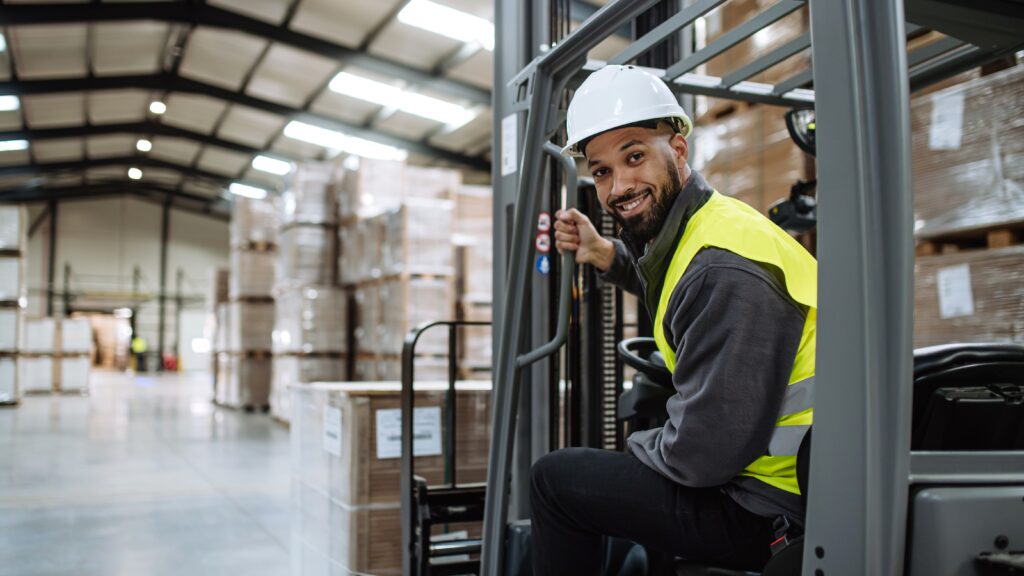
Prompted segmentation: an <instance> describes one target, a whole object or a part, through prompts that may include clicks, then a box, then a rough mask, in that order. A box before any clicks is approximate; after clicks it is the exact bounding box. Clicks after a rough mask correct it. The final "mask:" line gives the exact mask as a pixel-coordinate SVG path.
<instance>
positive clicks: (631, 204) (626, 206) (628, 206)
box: [619, 196, 644, 212]
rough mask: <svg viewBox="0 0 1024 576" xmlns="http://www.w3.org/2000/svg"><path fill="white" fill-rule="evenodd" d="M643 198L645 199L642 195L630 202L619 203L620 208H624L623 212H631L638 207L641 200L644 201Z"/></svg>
mask: <svg viewBox="0 0 1024 576" xmlns="http://www.w3.org/2000/svg"><path fill="white" fill-rule="evenodd" d="M643 199H644V197H643V196H641V197H639V198H637V199H636V200H630V201H629V202H626V203H625V204H619V209H620V210H622V211H623V212H629V211H630V210H632V209H633V208H636V207H637V206H639V205H640V202H641V201H643Z"/></svg>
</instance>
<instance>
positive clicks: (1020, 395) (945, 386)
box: [619, 338, 1024, 576]
mask: <svg viewBox="0 0 1024 576" xmlns="http://www.w3.org/2000/svg"><path fill="white" fill-rule="evenodd" d="M656 351H657V347H656V346H655V344H654V339H653V338H630V339H628V340H623V341H622V342H621V343H619V355H620V356H621V358H622V360H623V361H624V362H625V363H626V364H628V365H629V366H632V367H633V368H635V369H636V370H637V376H636V377H635V378H634V387H633V389H632V390H628V391H626V392H624V393H623V394H622V397H621V398H620V400H619V418H620V419H623V420H625V419H629V420H631V421H633V422H634V423H638V422H644V421H655V422H656V421H659V419H660V420H661V421H662V422H663V421H664V419H665V418H667V416H668V415H667V414H666V413H664V412H665V404H664V402H662V403H661V404H660V405H659V406H658V410H659V412H658V413H651V412H649V411H650V410H652V409H653V404H654V403H653V402H652V401H651V400H652V399H653V398H654V397H656V396H657V395H658V394H661V396H662V397H664V398H665V399H667V398H668V397H669V396H671V395H672V394H674V393H675V390H674V388H673V387H672V378H671V374H670V373H669V372H668V369H667V368H666V367H665V365H664V362H663V361H662V362H659V359H660V356H659V357H655V356H654V353H655V352H656ZM638 384H639V386H638ZM913 386H914V393H913V421H912V431H911V449H912V450H947V451H948V450H1020V449H1024V345H1019V344H1003V343H996V344H991V343H981V344H975V343H956V344H946V345H942V346H933V347H929V348H921V349H918V350H915V351H914V384H913ZM655 388H660V390H656V389H655ZM810 448H811V432H810V430H809V431H808V432H807V434H806V435H805V436H804V439H803V441H802V442H801V444H800V449H799V451H798V453H797V461H796V466H797V482H798V484H799V486H800V493H801V495H802V497H803V498H804V502H805V503H806V498H807V489H808V480H809V472H810ZM802 557H803V536H799V537H797V538H795V539H793V541H792V543H791V544H790V545H789V546H788V547H786V548H784V549H783V550H782V551H781V552H779V553H778V554H776V555H775V556H773V557H772V558H771V559H770V560H769V561H768V563H767V564H766V565H765V567H764V568H763V570H762V572H760V576H793V575H799V574H800V568H801V564H802ZM675 576H758V573H756V572H748V571H742V570H739V571H737V570H729V569H723V568H720V567H713V566H706V565H699V564H695V563H692V562H688V561H686V560H682V559H679V560H677V561H676V563H675Z"/></svg>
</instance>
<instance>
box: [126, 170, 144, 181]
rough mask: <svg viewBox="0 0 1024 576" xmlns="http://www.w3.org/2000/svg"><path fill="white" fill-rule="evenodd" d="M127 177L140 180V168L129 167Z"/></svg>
mask: <svg viewBox="0 0 1024 576" xmlns="http://www.w3.org/2000/svg"><path fill="white" fill-rule="evenodd" d="M128 177H129V178H131V179H132V180H142V170H139V169H138V168H129V169H128Z"/></svg>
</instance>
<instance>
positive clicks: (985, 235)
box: [914, 223, 1024, 256]
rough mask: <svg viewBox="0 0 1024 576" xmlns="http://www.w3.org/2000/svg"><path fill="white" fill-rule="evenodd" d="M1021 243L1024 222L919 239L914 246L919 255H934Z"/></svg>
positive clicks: (1022, 241)
mask: <svg viewBox="0 0 1024 576" xmlns="http://www.w3.org/2000/svg"><path fill="white" fill-rule="evenodd" d="M1020 244H1024V223H1015V224H1011V225H1007V226H999V227H995V228H988V229H983V230H971V231H967V232H958V233H955V234H950V235H948V236H937V237H933V238H928V239H926V240H919V241H918V242H917V245H916V246H915V248H914V253H915V254H916V255H917V256H933V255H935V254H954V253H957V252H965V251H969V250H984V249H989V250H992V249H996V248H1007V247H1009V246H1017V245H1020Z"/></svg>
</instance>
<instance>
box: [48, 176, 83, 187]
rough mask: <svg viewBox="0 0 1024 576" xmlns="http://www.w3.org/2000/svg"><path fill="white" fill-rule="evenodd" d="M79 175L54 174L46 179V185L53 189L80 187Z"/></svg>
mask: <svg viewBox="0 0 1024 576" xmlns="http://www.w3.org/2000/svg"><path fill="white" fill-rule="evenodd" d="M82 181H83V179H82V175H81V174H70V173H69V174H54V175H53V176H48V177H47V178H46V185H47V186H53V187H55V188H56V187H60V188H66V187H69V186H81V185H82Z"/></svg>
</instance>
